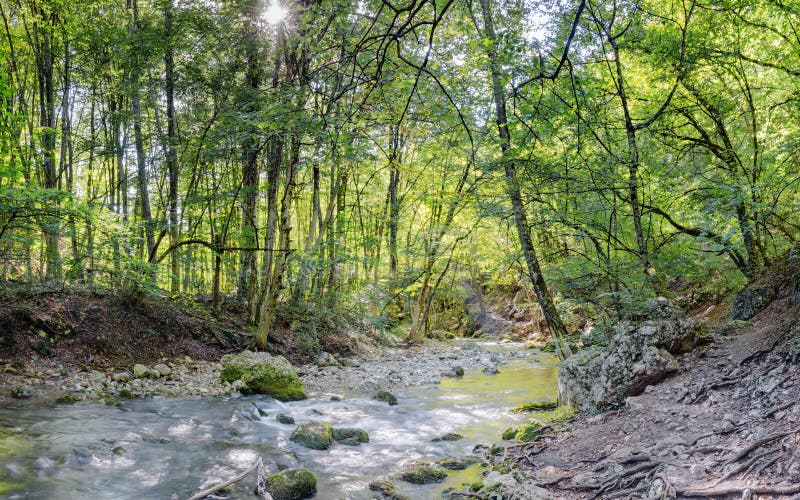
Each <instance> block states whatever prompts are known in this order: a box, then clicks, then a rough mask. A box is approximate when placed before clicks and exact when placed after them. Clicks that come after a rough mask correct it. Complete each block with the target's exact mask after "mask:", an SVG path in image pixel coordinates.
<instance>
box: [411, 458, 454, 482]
mask: <svg viewBox="0 0 800 500" xmlns="http://www.w3.org/2000/svg"><path fill="white" fill-rule="evenodd" d="M446 478H447V472H445V471H444V469H442V468H441V467H440V466H439V465H437V464H432V463H430V462H412V463H411V464H409V465H408V467H407V468H406V470H405V471H403V472H402V473H401V474H400V479H402V480H403V481H406V482H408V483H412V484H429V483H441V482H442V481H444V480H445V479H446Z"/></svg>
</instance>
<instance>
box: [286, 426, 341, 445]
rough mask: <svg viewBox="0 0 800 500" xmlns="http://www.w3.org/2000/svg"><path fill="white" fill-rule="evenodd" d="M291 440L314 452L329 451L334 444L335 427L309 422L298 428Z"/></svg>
mask: <svg viewBox="0 0 800 500" xmlns="http://www.w3.org/2000/svg"><path fill="white" fill-rule="evenodd" d="M289 440H291V441H293V442H295V443H297V444H299V445H300V446H305V447H306V448H310V449H312V450H327V449H328V448H330V447H331V445H332V444H333V427H331V425H330V424H327V423H325V422H308V423H306V424H302V425H300V426H298V427H297V429H295V430H294V432H292V435H291V437H290V438H289Z"/></svg>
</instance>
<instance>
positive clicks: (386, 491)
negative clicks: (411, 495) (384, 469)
mask: <svg viewBox="0 0 800 500" xmlns="http://www.w3.org/2000/svg"><path fill="white" fill-rule="evenodd" d="M394 488H395V486H394V483H393V482H391V481H387V480H386V479H376V480H375V481H372V482H371V483H369V489H370V491H375V492H378V493H380V494H381V496H382V497H383V498H385V499H387V500H407V498H408V497H406V496H404V495H401V494H399V493H397V492H395V491H394Z"/></svg>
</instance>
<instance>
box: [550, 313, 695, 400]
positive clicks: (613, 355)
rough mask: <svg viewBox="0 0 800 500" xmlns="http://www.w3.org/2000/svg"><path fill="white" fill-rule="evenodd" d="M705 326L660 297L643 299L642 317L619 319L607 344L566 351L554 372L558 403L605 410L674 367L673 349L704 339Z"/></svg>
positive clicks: (683, 348)
mask: <svg viewBox="0 0 800 500" xmlns="http://www.w3.org/2000/svg"><path fill="white" fill-rule="evenodd" d="M703 333H704V332H703V329H702V328H701V327H700V325H699V324H698V323H697V322H696V321H695V320H694V319H693V318H688V317H686V316H685V315H684V314H683V312H682V311H681V310H680V309H679V308H678V307H677V306H675V305H674V304H673V303H672V302H670V301H669V300H668V299H666V298H664V297H658V298H655V299H650V300H648V301H647V302H646V303H645V310H644V312H643V314H642V315H641V316H637V317H633V318H628V319H626V320H623V321H621V322H620V323H619V324H618V325H617V327H616V330H615V333H614V337H613V338H612V340H611V343H610V344H609V346H608V347H606V348H593V349H588V350H585V351H580V352H578V353H577V354H575V355H573V356H570V357H569V358H567V359H566V360H564V362H563V363H562V364H561V367H560V368H559V371H558V397H559V400H560V401H561V402H562V403H565V404H575V405H577V406H579V407H580V408H582V409H584V410H594V409H597V410H606V409H609V408H614V407H617V406H619V405H621V404H622V403H623V402H624V400H625V398H626V397H628V396H635V395H637V394H640V393H641V392H642V391H643V390H644V389H645V387H647V386H648V385H651V384H653V383H655V382H658V381H659V380H661V379H662V378H664V377H665V376H666V375H668V374H670V373H673V372H675V371H677V370H678V362H677V361H676V360H675V358H674V357H673V354H678V353H682V352H687V351H690V350H691V349H693V348H694V347H695V346H696V345H698V344H700V343H702V342H703V341H705V336H704V334H703Z"/></svg>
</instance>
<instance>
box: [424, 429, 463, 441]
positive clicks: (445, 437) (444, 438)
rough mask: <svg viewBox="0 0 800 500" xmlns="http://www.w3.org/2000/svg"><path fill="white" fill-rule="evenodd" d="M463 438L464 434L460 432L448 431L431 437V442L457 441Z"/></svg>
mask: <svg viewBox="0 0 800 500" xmlns="http://www.w3.org/2000/svg"><path fill="white" fill-rule="evenodd" d="M461 439H464V436H462V435H461V434H456V433H455V432H448V433H447V434H442V435H441V436H439V437H437V438H433V439H431V442H432V443H438V442H440V441H458V440H461Z"/></svg>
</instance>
